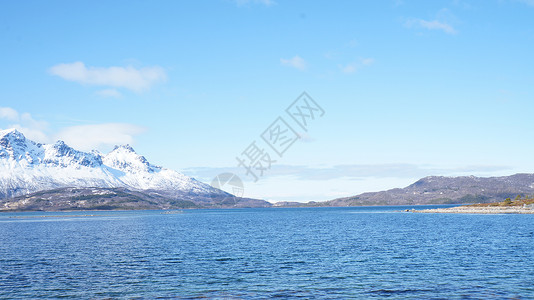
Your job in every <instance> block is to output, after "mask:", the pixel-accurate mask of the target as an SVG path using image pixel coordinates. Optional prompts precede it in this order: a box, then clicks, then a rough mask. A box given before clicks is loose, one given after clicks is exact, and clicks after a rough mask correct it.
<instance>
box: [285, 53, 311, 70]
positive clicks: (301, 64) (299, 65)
mask: <svg viewBox="0 0 534 300" xmlns="http://www.w3.org/2000/svg"><path fill="white" fill-rule="evenodd" d="M280 63H281V64H282V65H284V66H289V67H293V68H295V69H298V70H301V71H303V70H306V68H307V63H306V61H305V60H304V59H302V57H300V56H298V55H295V56H294V57H293V58H290V59H284V58H280Z"/></svg>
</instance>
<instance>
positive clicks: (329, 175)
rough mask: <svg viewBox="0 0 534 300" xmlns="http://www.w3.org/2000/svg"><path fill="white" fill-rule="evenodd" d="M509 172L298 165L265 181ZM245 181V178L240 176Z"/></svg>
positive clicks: (206, 175)
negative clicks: (283, 177) (287, 178)
mask: <svg viewBox="0 0 534 300" xmlns="http://www.w3.org/2000/svg"><path fill="white" fill-rule="evenodd" d="M505 170H510V168H509V167H507V166H492V165H487V166H465V167H457V168H441V167H435V166H421V165H416V164H367V165H365V164H345V165H335V166H328V167H309V166H299V165H282V164H277V165H273V166H272V168H271V169H270V170H269V172H266V173H265V177H269V178H270V177H278V176H292V177H293V178H295V179H296V180H333V179H336V180H337V179H342V178H344V179H353V180H356V179H358V180H359V179H365V178H421V177H425V176H429V175H466V174H469V175H471V174H483V173H492V172H497V171H505ZM184 172H185V173H186V174H188V175H190V176H193V177H196V178H199V179H203V180H206V181H209V180H211V179H212V178H213V177H215V176H216V175H217V174H219V173H223V172H232V173H235V174H238V175H241V174H242V173H243V169H241V168H239V167H232V168H190V169H186V170H184ZM241 179H243V180H247V179H248V178H247V177H246V176H244V175H243V176H242V178H241Z"/></svg>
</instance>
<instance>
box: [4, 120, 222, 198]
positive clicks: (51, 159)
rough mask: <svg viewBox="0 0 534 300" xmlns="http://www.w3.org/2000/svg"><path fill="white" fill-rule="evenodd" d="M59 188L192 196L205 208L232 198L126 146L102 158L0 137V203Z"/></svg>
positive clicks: (13, 133) (12, 132)
mask: <svg viewBox="0 0 534 300" xmlns="http://www.w3.org/2000/svg"><path fill="white" fill-rule="evenodd" d="M62 188H106V189H113V188H123V189H127V190H129V191H157V192H158V193H160V194H161V195H163V196H165V197H167V198H170V199H179V198H192V197H193V198H194V197H195V196H196V197H198V198H199V199H201V202H205V203H208V202H210V199H212V200H213V199H217V198H219V199H223V198H226V197H232V195H230V194H228V193H226V192H224V191H222V190H219V189H216V188H214V187H212V186H210V185H208V184H205V183H202V182H200V181H197V180H196V179H194V178H191V177H188V176H186V175H184V174H182V173H179V172H176V171H174V170H170V169H166V168H163V167H160V166H156V165H152V164H150V162H148V160H147V159H146V158H145V157H144V156H141V155H139V154H137V153H136V152H135V150H134V149H133V148H132V147H131V146H130V145H122V146H116V147H115V148H114V149H113V150H112V151H110V152H109V153H107V154H102V153H100V152H98V151H96V150H94V151H91V152H83V151H79V150H76V149H74V148H72V147H70V146H68V145H67V144H66V143H65V142H63V141H57V142H55V143H54V144H41V143H36V142H34V141H31V140H29V139H27V138H26V137H25V136H24V135H23V134H22V133H21V132H19V131H17V130H16V129H7V130H1V131H0V199H9V198H14V197H19V196H24V195H28V194H31V193H35V192H41V191H48V190H55V189H62ZM214 201H215V200H214ZM4 202H5V201H4Z"/></svg>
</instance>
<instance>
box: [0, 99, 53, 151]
mask: <svg viewBox="0 0 534 300" xmlns="http://www.w3.org/2000/svg"><path fill="white" fill-rule="evenodd" d="M0 121H3V122H2V123H5V124H6V127H7V128H15V129H17V130H19V131H21V132H23V133H24V135H26V137H28V138H29V139H32V140H34V141H37V142H40V143H46V142H48V141H49V138H48V136H47V134H46V133H45V131H46V130H47V128H48V123H47V122H44V121H38V120H35V119H34V118H33V117H32V116H31V114H29V113H19V112H18V111H16V110H15V109H13V108H11V107H0Z"/></svg>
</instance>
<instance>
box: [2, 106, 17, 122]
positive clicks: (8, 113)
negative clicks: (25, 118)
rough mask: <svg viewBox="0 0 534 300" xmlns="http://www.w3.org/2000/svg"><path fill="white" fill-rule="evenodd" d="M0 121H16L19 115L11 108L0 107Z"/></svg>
mask: <svg viewBox="0 0 534 300" xmlns="http://www.w3.org/2000/svg"><path fill="white" fill-rule="evenodd" d="M0 119H5V120H9V121H18V120H19V113H18V112H17V111H16V110H14V109H12V108H11V107H0Z"/></svg>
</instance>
